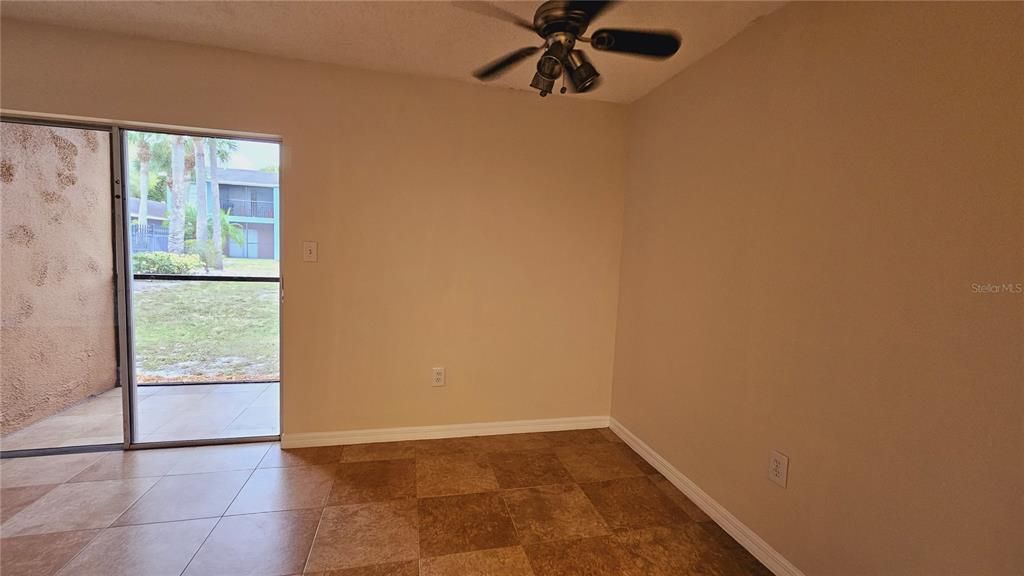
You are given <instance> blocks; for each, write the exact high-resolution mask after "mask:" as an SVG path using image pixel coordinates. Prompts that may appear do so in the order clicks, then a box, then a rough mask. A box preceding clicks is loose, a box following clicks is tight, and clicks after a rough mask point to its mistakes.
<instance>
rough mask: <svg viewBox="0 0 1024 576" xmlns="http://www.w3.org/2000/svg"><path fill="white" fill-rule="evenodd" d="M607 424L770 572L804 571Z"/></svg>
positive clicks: (789, 575) (794, 575)
mask: <svg viewBox="0 0 1024 576" xmlns="http://www.w3.org/2000/svg"><path fill="white" fill-rule="evenodd" d="M610 424H611V429H612V431H613V432H615V433H616V434H617V435H618V436H619V437H620V438H622V440H623V441H625V442H626V444H629V446H630V447H631V448H632V449H633V450H635V451H636V453H637V454H640V456H642V457H643V459H644V460H646V461H647V462H648V463H649V464H650V465H651V466H654V467H655V468H657V470H658V472H661V474H662V475H663V476H665V478H668V480H669V481H670V482H672V484H673V485H674V486H675V487H676V488H678V489H679V491H680V492H682V493H683V494H686V496H687V497H688V498H689V499H690V500H693V502H694V504H696V505H697V506H699V507H700V509H701V510H703V511H704V512H705V513H706V514H707V515H708V516H710V517H711V519H712V520H714V521H715V523H716V524H718V525H719V526H721V527H722V528H723V529H724V530H725V531H726V532H728V533H729V535H730V536H732V537H733V538H734V539H735V540H736V541H737V542H739V543H740V545H742V546H743V547H744V548H746V549H747V551H748V552H750V553H751V554H753V555H754V557H755V558H757V559H758V560H760V561H761V563H762V564H764V565H765V567H767V568H768V569H769V570H771V571H772V573H773V574H775V575H776V576H804V573H803V572H801V571H800V569H799V568H797V567H796V566H794V565H793V564H792V563H791V562H790V561H789V560H786V558H785V557H783V556H782V554H779V552H778V551H777V550H775V549H774V548H772V547H771V546H770V545H769V544H768V543H767V542H765V541H764V540H763V539H761V537H760V536H758V535H757V533H755V532H754V531H753V530H751V529H750V528H749V527H747V525H746V524H744V523H743V522H740V520H739V518H736V517H735V516H733V515H732V513H731V512H729V511H728V510H726V509H725V507H724V506H722V505H721V504H719V503H718V502H716V501H715V499H714V498H712V497H711V496H708V494H707V492H704V491H703V490H701V489H700V487H699V486H697V485H696V484H694V483H693V480H690V479H689V478H687V477H686V476H685V475H684V474H683V473H682V472H680V471H679V470H677V469H676V468H675V466H673V465H671V464H669V462H668V460H665V459H664V458H662V456H661V455H660V454H658V453H657V452H655V451H654V450H653V449H651V447H650V446H648V445H647V444H645V443H644V441H643V440H641V439H639V438H637V437H636V436H635V435H634V434H633V433H632V432H630V431H629V429H627V428H626V427H625V426H623V425H622V424H621V423H620V422H619V421H618V420H616V419H615V418H612V419H611V423H610Z"/></svg>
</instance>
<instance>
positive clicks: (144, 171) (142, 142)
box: [128, 132, 153, 234]
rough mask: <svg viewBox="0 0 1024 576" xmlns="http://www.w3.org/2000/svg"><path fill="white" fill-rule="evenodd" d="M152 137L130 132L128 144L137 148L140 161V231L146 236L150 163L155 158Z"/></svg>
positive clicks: (142, 133) (136, 152)
mask: <svg viewBox="0 0 1024 576" xmlns="http://www.w3.org/2000/svg"><path fill="white" fill-rule="evenodd" d="M151 141H152V135H151V134H148V133H146V132H128V142H129V143H130V144H132V145H134V146H135V154H136V157H137V158H138V160H139V214H138V216H139V220H138V223H139V230H140V231H141V233H142V234H146V232H147V231H148V230H149V226H148V224H149V161H150V160H151V159H152V158H153V151H152V149H151V148H150V143H151Z"/></svg>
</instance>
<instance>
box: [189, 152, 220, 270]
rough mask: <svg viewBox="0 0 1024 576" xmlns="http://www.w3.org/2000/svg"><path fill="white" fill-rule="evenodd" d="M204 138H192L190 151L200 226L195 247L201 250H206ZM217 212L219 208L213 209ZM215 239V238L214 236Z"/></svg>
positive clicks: (197, 229)
mask: <svg viewBox="0 0 1024 576" xmlns="http://www.w3.org/2000/svg"><path fill="white" fill-rule="evenodd" d="M203 140H204V138H200V137H198V136H193V137H192V150H193V151H194V154H195V169H196V218H197V219H198V221H199V222H201V223H202V225H200V226H197V227H196V245H197V246H200V249H201V250H204V251H205V250H206V248H207V247H206V242H207V234H206V232H207V231H206V220H207V216H206V150H205V149H204V146H205V143H204V142H203ZM214 209H215V210H219V209H220V206H217V207H216V208H214ZM214 238H216V236H214Z"/></svg>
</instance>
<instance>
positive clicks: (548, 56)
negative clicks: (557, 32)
mask: <svg viewBox="0 0 1024 576" xmlns="http://www.w3.org/2000/svg"><path fill="white" fill-rule="evenodd" d="M564 52H565V47H564V45H563V44H561V43H560V42H556V43H554V44H552V45H551V46H550V47H549V48H548V49H547V50H546V51H545V52H544V55H543V56H541V57H540V60H538V61H537V73H536V74H534V75H533V81H532V82H530V86H532V87H533V88H536V89H537V90H540V95H541V96H547V95H548V94H550V93H551V92H552V91H553V90H554V89H555V81H556V80H558V79H559V78H560V77H561V76H562V59H561V55H562V54H563V53H564Z"/></svg>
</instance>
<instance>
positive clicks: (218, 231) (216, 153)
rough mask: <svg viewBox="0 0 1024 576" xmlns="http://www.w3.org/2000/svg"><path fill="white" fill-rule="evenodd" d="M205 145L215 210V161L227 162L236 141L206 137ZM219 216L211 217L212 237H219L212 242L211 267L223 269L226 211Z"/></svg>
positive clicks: (217, 194) (217, 186)
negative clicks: (206, 146)
mask: <svg viewBox="0 0 1024 576" xmlns="http://www.w3.org/2000/svg"><path fill="white" fill-rule="evenodd" d="M206 142H207V145H208V147H209V153H210V196H211V199H210V202H211V203H212V204H213V205H214V206H215V207H216V208H215V210H220V182H219V172H220V169H219V168H218V167H217V162H218V161H220V162H224V163H227V162H228V161H230V160H231V154H232V153H234V152H235V151H236V150H238V142H235V141H234V140H221V139H219V138H209V139H207V141H206ZM220 212H221V217H220V218H213V219H212V220H213V230H212V238H219V239H221V241H220V242H214V243H213V258H212V260H213V262H212V264H213V267H214V268H216V269H218V270H223V269H224V244H226V243H227V239H228V236H227V235H226V234H225V233H224V232H223V230H225V229H226V227H227V226H228V224H227V222H228V220H227V212H224V211H223V210H220Z"/></svg>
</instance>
